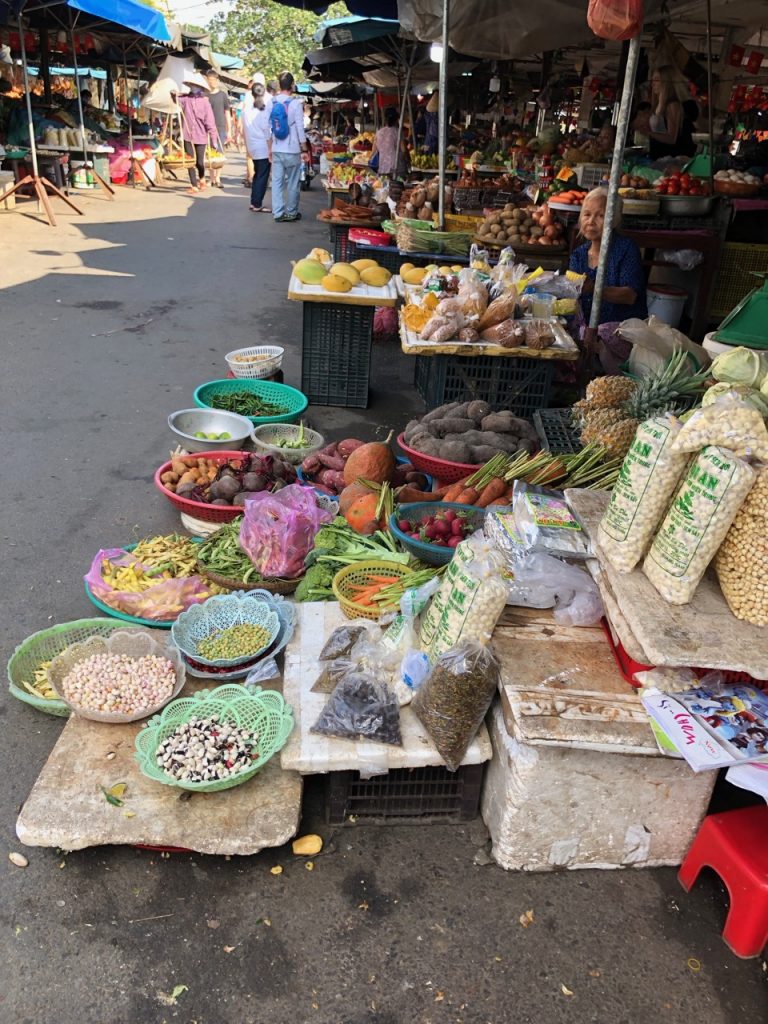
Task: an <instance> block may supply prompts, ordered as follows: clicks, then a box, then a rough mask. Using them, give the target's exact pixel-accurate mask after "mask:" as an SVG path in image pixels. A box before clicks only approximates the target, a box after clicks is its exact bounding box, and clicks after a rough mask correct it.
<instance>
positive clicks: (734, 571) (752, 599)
mask: <svg viewBox="0 0 768 1024" xmlns="http://www.w3.org/2000/svg"><path fill="white" fill-rule="evenodd" d="M715 571H716V572H717V579H718V581H719V583H720V589H721V590H722V592H723V597H724V598H725V600H726V601H727V602H728V607H729V608H730V609H731V611H732V612H733V614H734V615H735V616H736V618H737V619H743V620H744V621H746V622H751V623H752V624H753V625H755V626H768V593H767V592H766V588H765V581H766V579H768V469H761V470H760V472H759V473H758V474H757V480H756V482H755V485H754V487H753V488H752V490H751V491H750V492H749V494H748V495H747V498H746V501H745V502H744V504H743V505H742V506H741V508H740V509H739V511H738V513H737V515H736V518H735V519H734V521H733V524H732V525H731V528H730V530H729V531H728V533H727V534H726V536H725V540H724V541H723V543H722V544H721V545H720V549H719V551H718V552H717V554H716V555H715Z"/></svg>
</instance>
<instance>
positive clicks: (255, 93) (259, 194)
mask: <svg viewBox="0 0 768 1024" xmlns="http://www.w3.org/2000/svg"><path fill="white" fill-rule="evenodd" d="M251 98H252V102H251V103H249V104H248V105H247V106H246V105H244V107H243V131H244V133H245V145H246V149H247V151H248V155H249V157H250V159H251V160H252V161H253V182H252V184H251V210H252V211H253V212H254V213H270V210H269V209H268V208H267V207H266V206H264V194H265V193H266V191H267V183H268V182H269V169H270V162H271V160H272V131H271V128H270V113H271V111H272V98H271V96H268V95H267V90H266V85H265V82H264V76H263V75H254V79H253V86H252V87H251Z"/></svg>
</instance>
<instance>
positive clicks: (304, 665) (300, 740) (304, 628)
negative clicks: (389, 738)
mask: <svg viewBox="0 0 768 1024" xmlns="http://www.w3.org/2000/svg"><path fill="white" fill-rule="evenodd" d="M296 607H297V611H298V621H297V624H296V632H295V633H294V635H293V639H292V641H291V643H290V644H289V645H288V647H287V648H286V652H285V671H284V673H283V696H284V697H285V699H286V701H287V702H288V703H289V704H290V705H291V707H292V708H293V715H294V719H295V721H296V726H295V728H294V730H293V732H292V733H291V736H290V739H289V740H288V742H287V744H286V745H285V747H283V750H282V752H281V754H280V763H281V765H282V767H283V768H284V769H285V770H292V771H298V772H301V774H303V775H311V774H315V773H324V772H333V771H370V772H371V774H377V773H380V774H384V773H385V772H387V771H389V769H390V768H424V767H427V766H428V765H440V764H442V763H443V762H442V759H441V757H440V755H439V754H438V752H437V750H436V749H435V747H434V745H433V743H432V741H431V740H430V738H429V736H427V734H426V731H425V730H424V727H423V726H422V724H421V722H420V721H419V720H418V718H417V717H416V715H415V714H414V712H413V711H412V710H411V708H410V707H404V708H401V709H400V730H401V733H402V738H403V745H402V747H395V746H390V745H389V744H386V743H374V742H372V741H369V740H345V739H339V738H337V737H333V736H320V735H318V734H316V733H312V732H310V729H311V727H312V726H313V725H314V724H315V722H316V721H317V719H318V718H319V716H320V712H321V711H322V710H323V707H324V706H325V703H326V701H327V700H328V694H327V693H313V692H312V687H313V685H314V683H315V680H316V679H317V677H318V675H319V673H320V663H319V661H318V657H319V654H320V651H321V650H322V649H323V646H324V644H325V642H326V640H327V639H328V637H329V636H330V635H331V633H332V632H333V630H334V629H336V627H337V626H342V625H346V624H349V621H350V620H349V619H347V618H346V617H345V615H344V613H343V612H342V610H341V607H340V606H339V604H338V602H336V601H313V602H307V603H300V604H297V606H296ZM490 757H491V743H490V739H489V737H488V730H487V728H486V727H485V725H484V724H483V725H482V726H481V727H480V731H479V732H478V734H477V736H476V737H475V739H474V740H473V741H472V744H471V745H470V747H469V750H468V751H467V754H466V757H465V758H464V761H463V762H462V763H463V764H481V763H483V762H484V761H487V760H489V758H490Z"/></svg>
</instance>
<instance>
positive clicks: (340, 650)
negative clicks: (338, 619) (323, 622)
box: [319, 625, 368, 661]
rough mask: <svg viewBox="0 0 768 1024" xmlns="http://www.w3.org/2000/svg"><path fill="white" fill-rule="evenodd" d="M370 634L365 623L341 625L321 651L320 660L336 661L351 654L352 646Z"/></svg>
mask: <svg viewBox="0 0 768 1024" xmlns="http://www.w3.org/2000/svg"><path fill="white" fill-rule="evenodd" d="M367 634H368V627H367V626H363V625H352V626H339V627H338V628H337V629H334V631H333V632H332V633H331V635H330V636H329V637H328V639H327V640H326V641H325V644H324V646H323V649H322V651H320V656H319V660H320V661H334V660H335V659H336V658H341V657H343V656H344V655H349V654H351V652H352V648H353V647H354V646H355V644H357V643H358V642H359V641H360V640H361V639H362V638H363V637H364V636H367Z"/></svg>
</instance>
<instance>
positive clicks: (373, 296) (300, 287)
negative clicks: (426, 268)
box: [288, 274, 397, 306]
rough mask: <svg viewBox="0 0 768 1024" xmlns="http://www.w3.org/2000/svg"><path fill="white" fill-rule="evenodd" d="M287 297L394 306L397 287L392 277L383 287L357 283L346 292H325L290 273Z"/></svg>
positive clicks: (301, 299)
mask: <svg viewBox="0 0 768 1024" xmlns="http://www.w3.org/2000/svg"><path fill="white" fill-rule="evenodd" d="M288 298H289V299H295V300H297V301H299V302H338V303H340V304H341V305H347V306H394V305H395V304H396V303H397V288H396V286H395V280H394V277H392V278H390V280H389V282H388V284H386V285H384V287H383V288H373V287H372V286H371V285H368V284H358V285H355V287H354V288H351V289H350V290H349V291H348V292H327V291H326V290H325V289H324V288H323V287H322V285H319V284H304V282H303V281H300V280H299V279H298V277H296V275H295V274H291V280H290V283H289V285H288Z"/></svg>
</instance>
